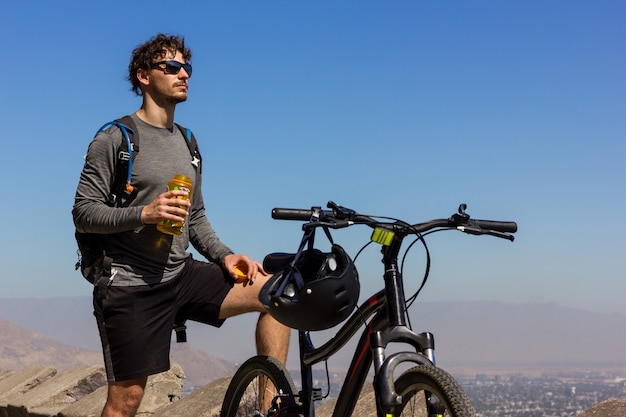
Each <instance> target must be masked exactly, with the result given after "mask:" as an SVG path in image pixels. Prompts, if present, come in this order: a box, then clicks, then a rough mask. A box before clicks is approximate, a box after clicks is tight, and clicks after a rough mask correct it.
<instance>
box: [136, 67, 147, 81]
mask: <svg viewBox="0 0 626 417" xmlns="http://www.w3.org/2000/svg"><path fill="white" fill-rule="evenodd" d="M136 77H137V80H138V81H139V83H140V84H141V85H148V84H150V75H149V71H148V70H146V69H143V68H139V69H138V70H137V75H136Z"/></svg>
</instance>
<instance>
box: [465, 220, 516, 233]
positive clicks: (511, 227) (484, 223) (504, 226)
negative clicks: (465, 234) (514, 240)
mask: <svg viewBox="0 0 626 417" xmlns="http://www.w3.org/2000/svg"><path fill="white" fill-rule="evenodd" d="M472 221H473V222H474V224H476V225H477V226H479V227H480V228H482V229H486V230H495V231H496V232H504V233H515V232H517V223H515V222H499V221H494V220H476V219H472Z"/></svg>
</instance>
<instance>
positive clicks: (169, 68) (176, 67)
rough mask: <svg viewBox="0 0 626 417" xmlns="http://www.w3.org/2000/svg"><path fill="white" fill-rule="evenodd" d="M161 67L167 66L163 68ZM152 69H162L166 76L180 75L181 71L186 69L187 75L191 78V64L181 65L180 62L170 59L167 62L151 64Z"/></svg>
mask: <svg viewBox="0 0 626 417" xmlns="http://www.w3.org/2000/svg"><path fill="white" fill-rule="evenodd" d="M160 65H165V66H164V67H161V66H160ZM150 68H157V69H160V70H161V71H163V72H164V73H166V74H178V73H179V72H180V69H181V68H184V69H185V72H186V73H187V75H188V76H190V77H191V64H188V63H185V64H181V63H180V62H178V61H174V60H173V59H168V60H167V61H159V62H153V63H152V64H150Z"/></svg>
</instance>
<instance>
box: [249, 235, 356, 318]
mask: <svg viewBox="0 0 626 417" xmlns="http://www.w3.org/2000/svg"><path fill="white" fill-rule="evenodd" d="M277 256H278V257H283V258H285V257H286V258H288V259H289V258H290V259H292V262H291V263H290V264H289V265H288V266H286V267H285V268H284V269H282V270H281V271H279V272H277V273H276V274H274V275H273V276H272V277H271V278H270V279H269V280H268V281H267V282H266V283H265V285H264V286H263V288H262V289H261V291H260V293H259V300H261V303H263V305H264V306H265V308H266V309H267V311H268V312H269V314H270V315H271V316H272V317H274V318H275V319H276V320H278V321H279V322H281V323H282V324H284V325H286V326H289V327H291V328H294V329H298V330H323V329H328V328H331V327H333V326H335V325H337V324H339V323H341V322H342V321H344V320H345V319H346V318H347V317H348V316H349V315H350V313H352V311H353V310H354V307H355V306H356V304H357V302H358V300H359V294H360V284H359V276H358V272H357V270H356V267H355V266H354V264H353V262H352V259H350V257H349V256H348V254H347V253H346V252H345V250H344V249H343V248H342V247H341V246H339V245H337V244H333V245H332V248H331V251H330V252H322V251H320V250H318V249H312V248H310V249H307V250H304V251H302V252H301V253H298V254H292V255H289V254H270V255H268V256H267V257H266V261H267V260H268V258H271V257H274V258H276V257H277ZM296 257H298V258H297V259H296ZM264 263H265V262H264ZM283 264H284V262H283ZM269 272H272V271H271V270H270V271H269Z"/></svg>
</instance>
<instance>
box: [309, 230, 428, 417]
mask: <svg viewBox="0 0 626 417" xmlns="http://www.w3.org/2000/svg"><path fill="white" fill-rule="evenodd" d="M405 236H406V233H403V232H402V229H400V228H398V229H397V230H395V235H394V238H393V241H392V242H391V243H390V244H389V245H388V246H383V249H382V253H383V264H384V266H385V274H384V280H385V288H384V289H383V290H381V291H379V292H378V293H376V294H374V295H372V296H371V297H370V298H369V299H368V300H367V301H365V302H364V303H363V304H361V306H359V308H358V309H357V311H356V312H354V313H353V314H352V315H351V316H350V317H349V318H348V320H347V321H346V322H345V323H344V325H343V326H342V327H341V328H340V329H339V330H338V332H337V333H336V334H335V336H334V337H333V338H331V339H330V340H329V341H328V342H326V343H325V344H323V345H322V346H320V347H318V348H315V347H314V346H313V343H312V341H311V337H310V333H309V332H308V331H299V332H298V340H299V347H300V373H301V376H302V391H301V392H300V393H299V396H300V402H301V404H302V409H301V410H300V412H303V413H304V414H303V415H304V417H315V405H314V401H315V400H316V399H319V396H316V395H313V393H314V392H315V388H314V387H313V370H312V367H313V365H315V364H318V363H320V362H322V361H325V360H326V359H328V358H330V357H331V356H333V355H334V354H335V353H337V351H339V350H340V349H341V348H342V347H343V346H344V345H345V344H346V343H347V342H348V341H349V340H351V339H352V337H353V336H354V335H355V334H356V332H357V331H358V330H359V328H360V327H361V326H363V324H364V323H366V322H367V320H368V319H370V317H371V319H370V321H369V322H367V325H366V328H365V330H364V331H363V332H362V334H361V336H360V339H359V342H358V345H357V347H356V350H355V353H354V356H353V357H352V361H351V363H350V366H349V368H348V372H347V374H346V377H345V380H344V382H343V384H342V387H341V392H340V393H339V396H338V397H337V402H336V406H335V410H334V412H333V417H345V416H349V415H352V412H353V411H354V408H355V405H356V403H357V401H358V399H359V394H360V392H361V388H362V387H363V385H364V384H365V381H366V379H367V375H368V373H369V370H370V367H371V365H372V363H374V373H375V374H374V375H375V376H374V392H375V396H376V409H377V415H378V417H386V416H390V415H393V412H394V408H395V406H396V405H399V404H400V403H401V398H400V397H399V396H398V395H397V394H396V393H395V390H394V375H393V373H394V370H395V369H396V367H397V366H398V365H400V364H401V363H405V362H411V363H414V364H416V365H424V364H429V365H434V364H435V356H434V345H435V342H434V336H433V334H432V333H429V332H424V333H420V334H417V333H415V332H413V331H412V330H411V329H409V327H407V321H408V319H407V311H406V302H405V298H404V288H403V284H402V275H401V272H400V271H399V269H398V253H399V252H400V247H401V245H402V241H403V239H404V237H405ZM372 316H373V317H372ZM390 343H405V344H409V345H411V346H412V347H413V348H414V350H413V351H406V352H398V353H394V354H391V355H389V356H388V357H387V355H386V353H385V349H386V347H387V345H388V344H390Z"/></svg>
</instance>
